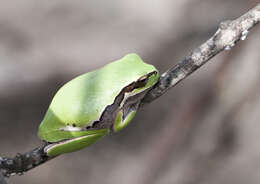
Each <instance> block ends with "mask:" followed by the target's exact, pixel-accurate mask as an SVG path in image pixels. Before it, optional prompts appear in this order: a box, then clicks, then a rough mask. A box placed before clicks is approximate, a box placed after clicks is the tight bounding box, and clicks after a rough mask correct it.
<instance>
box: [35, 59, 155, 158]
mask: <svg viewBox="0 0 260 184" xmlns="http://www.w3.org/2000/svg"><path fill="white" fill-rule="evenodd" d="M158 78H159V72H158V70H157V69H156V68H155V67H154V66H153V65H150V64H146V63H145V62H143V61H142V60H141V58H140V57H139V56H138V55H136V54H128V55H126V56H124V57H123V58H122V59H119V60H117V61H114V62H112V63H110V64H107V65H105V66H104V67H102V68H100V69H98V70H95V71H92V72H88V73H85V74H82V75H80V76H78V77H76V78H74V79H73V80H71V81H69V82H68V83H66V84H65V85H64V86H62V87H61V88H60V89H59V90H58V92H57V93H56V94H55V96H54V98H53V100H52V102H51V104H50V106H49V108H48V110H47V112H46V114H45V116H44V118H43V121H42V122H41V124H40V126H39V131H38V135H39V137H40V138H41V139H42V140H44V141H46V142H48V143H49V144H48V146H46V147H45V150H44V151H45V152H46V154H47V155H48V156H56V155H60V154H63V153H69V152H73V151H77V150H80V149H82V148H84V147H87V146H89V145H91V144H93V143H94V142H96V141H97V140H98V139H100V138H102V137H103V136H105V135H107V134H108V133H109V132H118V131H120V130H121V129H122V128H124V127H125V126H126V125H127V124H128V123H129V122H130V121H131V120H132V118H133V117H134V115H135V113H136V111H137V108H138V106H139V104H140V101H141V99H142V98H143V96H144V95H145V94H146V93H147V91H148V90H149V89H150V88H151V87H153V86H154V85H155V83H156V82H157V81H158Z"/></svg>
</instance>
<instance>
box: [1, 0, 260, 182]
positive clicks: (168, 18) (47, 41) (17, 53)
mask: <svg viewBox="0 0 260 184" xmlns="http://www.w3.org/2000/svg"><path fill="white" fill-rule="evenodd" d="M256 3H259V0H218V1H216V0H175V1H172V0H164V1H151V0H143V1H140V0H131V1H124V0H123V1H122V0H115V1H104V0H87V1H86V0H85V1H83V0H74V1H69V0H52V1H35V0H13V1H4V0H0V118H1V121H0V125H1V128H0V154H1V156H14V155H15V154H16V153H17V152H20V153H23V152H26V151H29V150H31V149H33V148H35V147H37V146H39V145H41V141H40V140H39V138H38V137H37V128H38V126H39V124H40V122H41V120H42V118H43V116H44V114H45V112H46V110H47V108H48V105H49V103H50V101H51V99H52V97H53V95H54V94H55V92H56V91H57V89H58V88H60V87H61V86H62V85H63V84H64V83H65V82H66V81H68V80H70V79H72V78H73V77H75V76H77V75H79V74H82V73H85V72H88V71H91V70H93V69H96V68H98V67H101V66H103V65H104V64H107V63H109V62H110V61H113V60H115V59H118V58H120V57H122V56H124V55H125V54H127V53H131V52H135V53H138V54H139V55H140V56H141V57H142V58H143V59H144V60H145V61H147V62H148V63H151V64H153V65H155V66H156V67H157V68H158V69H159V70H160V71H161V72H164V71H165V70H167V69H168V68H170V67H172V66H173V65H174V64H175V63H176V62H177V61H179V60H181V59H182V58H183V57H184V56H185V55H187V54H188V53H189V52H190V51H191V50H192V49H193V48H195V47H197V46H199V45H200V44H201V43H203V42H204V41H205V40H206V39H208V38H209V37H210V36H211V35H212V34H213V33H214V32H215V31H216V30H217V26H218V24H219V23H220V22H221V21H223V20H227V19H234V18H236V17H238V16H240V15H242V14H243V13H245V12H246V11H247V10H248V9H249V8H251V7H253V6H254V5H256ZM259 35H260V27H259V26H256V28H254V29H253V30H252V31H251V33H250V34H249V37H248V38H247V40H246V41H244V42H240V43H239V44H238V45H237V46H236V47H235V48H232V50H231V51H225V52H222V53H221V54H219V55H218V56H216V57H214V58H213V59H212V60H211V61H210V62H209V63H208V64H206V65H205V66H203V67H202V68H201V69H200V70H198V71H197V72H196V73H194V74H193V75H191V76H190V77H189V78H187V79H186V80H184V81H183V82H182V83H180V84H179V85H178V86H176V87H175V88H174V89H172V90H170V91H169V92H168V93H167V94H165V95H164V96H162V97H161V98H159V99H158V100H156V101H154V102H153V103H151V104H149V105H147V106H145V107H144V108H143V109H140V111H139V112H138V113H137V116H136V117H135V119H134V120H133V122H132V123H131V124H130V125H129V126H128V127H127V128H126V129H124V130H123V131H121V132H119V133H117V134H114V135H110V136H107V137H106V138H105V139H103V140H101V141H99V142H98V143H97V144H95V145H92V146H91V147H88V148H86V149H84V150H81V151H79V152H75V153H71V154H66V155H62V156H60V157H58V158H56V159H54V160H52V161H50V162H48V163H46V164H44V165H42V166H40V167H38V168H36V169H33V170H32V171H30V172H27V173H25V174H24V175H23V176H14V177H11V178H10V179H8V182H9V183H19V184H25V183H26V184H28V183H63V184H70V183H77V184H83V183H87V184H100V183H102V184H117V183H118V184H119V183H120V184H121V183H124V184H132V183H138V184H159V183H160V184H168V183H170V184H173V183H176V184H208V183H210V184H218V183H222V184H233V183H234V184H240V183H241V184H245V183H247V184H258V183H259V182H260V174H259V173H260V143H259V139H260V123H259V122H260V93H259V92H260V76H259V75H260V62H259V61H260V52H259V48H260V36H259Z"/></svg>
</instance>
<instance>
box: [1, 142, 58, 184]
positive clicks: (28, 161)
mask: <svg viewBox="0 0 260 184" xmlns="http://www.w3.org/2000/svg"><path fill="white" fill-rule="evenodd" d="M47 145H48V144H45V145H43V146H41V147H38V148H35V149H34V150H32V151H29V152H27V153H24V154H20V153H18V154H17V155H16V156H15V157H14V158H8V157H0V184H2V183H1V174H2V175H3V176H5V177H10V176H13V175H16V174H19V175H22V174H23V173H24V172H26V171H29V170H31V169H33V168H35V167H37V166H39V165H41V164H43V163H45V162H46V161H48V160H51V159H52V158H54V157H49V156H47V155H46V153H45V152H44V148H45V147H46V146H47Z"/></svg>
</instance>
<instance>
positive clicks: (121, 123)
mask: <svg viewBox="0 0 260 184" xmlns="http://www.w3.org/2000/svg"><path fill="white" fill-rule="evenodd" d="M135 113H136V111H132V112H130V113H129V114H128V116H127V117H126V118H125V119H124V120H123V121H122V119H123V112H122V111H119V112H118V113H117V115H116V118H115V124H114V131H115V132H118V131H120V130H122V129H123V128H124V127H125V126H126V125H128V124H129V123H130V121H131V120H132V119H133V117H134V116H135Z"/></svg>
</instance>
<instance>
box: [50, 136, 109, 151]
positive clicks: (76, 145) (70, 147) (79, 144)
mask: <svg viewBox="0 0 260 184" xmlns="http://www.w3.org/2000/svg"><path fill="white" fill-rule="evenodd" d="M105 135H106V134H92V135H86V136H81V137H77V138H74V139H71V140H68V141H65V142H62V143H57V144H52V145H50V146H48V147H47V150H46V152H47V155H49V156H56V155H60V154H63V153H70V152H73V151H77V150H80V149H83V148H85V147H87V146H89V145H91V144H93V143H95V142H96V141H97V140H98V139H100V138H102V137H103V136H105Z"/></svg>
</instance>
